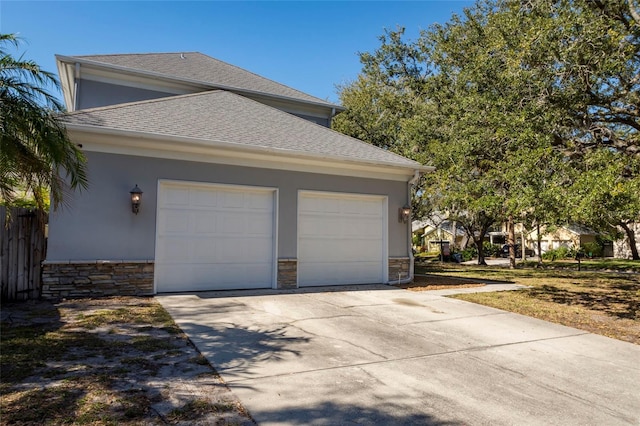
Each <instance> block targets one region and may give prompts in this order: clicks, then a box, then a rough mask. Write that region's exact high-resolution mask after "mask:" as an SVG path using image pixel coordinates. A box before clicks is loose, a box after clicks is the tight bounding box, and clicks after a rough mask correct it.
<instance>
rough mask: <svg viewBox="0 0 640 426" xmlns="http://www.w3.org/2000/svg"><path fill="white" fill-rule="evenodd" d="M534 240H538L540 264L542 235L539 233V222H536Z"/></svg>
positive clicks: (540, 263) (539, 260) (540, 261)
mask: <svg viewBox="0 0 640 426" xmlns="http://www.w3.org/2000/svg"><path fill="white" fill-rule="evenodd" d="M536 232H537V235H536V240H538V265H542V235H540V224H539V223H536Z"/></svg>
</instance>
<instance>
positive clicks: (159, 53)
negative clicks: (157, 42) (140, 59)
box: [64, 50, 204, 62]
mask: <svg viewBox="0 0 640 426" xmlns="http://www.w3.org/2000/svg"><path fill="white" fill-rule="evenodd" d="M180 53H200V54H201V55H204V53H201V52H198V51H197V50H190V51H175V52H138V53H94V54H91V55H64V56H68V57H70V58H90V57H92V56H136V55H177V54H180ZM96 62H99V61H96Z"/></svg>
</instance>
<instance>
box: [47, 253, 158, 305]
mask: <svg viewBox="0 0 640 426" xmlns="http://www.w3.org/2000/svg"><path fill="white" fill-rule="evenodd" d="M153 267H154V263H153V261H152V260H140V261H131V260H122V261H113V260H112V261H100V260H98V261H95V260H94V261H67V262H55V261H45V262H43V264H42V292H41V297H42V298H44V299H62V298H76V297H101V296H146V295H152V294H153Z"/></svg>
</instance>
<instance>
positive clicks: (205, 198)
mask: <svg viewBox="0 0 640 426" xmlns="http://www.w3.org/2000/svg"><path fill="white" fill-rule="evenodd" d="M189 195H190V200H191V202H190V204H191V205H192V206H194V207H216V206H217V205H218V193H217V192H212V191H207V190H202V189H197V188H194V189H192V190H191V191H190V194H189Z"/></svg>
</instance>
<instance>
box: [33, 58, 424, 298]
mask: <svg viewBox="0 0 640 426" xmlns="http://www.w3.org/2000/svg"><path fill="white" fill-rule="evenodd" d="M57 63H58V69H59V72H60V80H61V82H62V87H63V93H64V99H65V103H66V106H67V109H68V110H69V114H68V115H67V116H66V118H65V122H66V126H67V130H68V132H69V135H70V137H71V140H72V141H74V142H75V143H77V144H78V145H79V146H81V147H82V150H83V151H84V153H85V155H86V157H87V160H88V177H89V182H90V187H89V189H88V190H87V191H84V192H82V193H76V194H73V195H72V197H71V198H70V200H69V201H70V206H69V207H68V208H65V209H62V210H60V211H56V212H52V213H51V216H50V222H49V246H48V253H47V261H46V262H45V264H44V273H43V296H45V297H66V296H83V295H104V294H153V293H157V292H176V291H195V290H220V289H246V288H291V287H305V286H319V285H343V284H360V283H389V282H391V281H393V280H397V279H398V276H399V272H400V276H401V277H402V278H403V279H404V278H411V277H410V275H411V274H410V269H411V268H410V266H409V265H410V264H411V239H410V236H411V228H410V226H411V222H410V220H408V219H409V218H408V217H406V216H405V217H403V215H402V214H400V212H401V209H402V207H403V206H406V205H408V204H410V200H409V197H410V195H409V194H410V192H409V188H410V186H411V184H412V183H413V182H415V180H416V179H417V177H418V176H419V174H420V173H422V172H426V171H428V170H429V169H428V168H426V167H424V166H422V165H420V164H419V163H417V162H415V161H412V160H409V159H406V158H404V157H401V156H399V155H395V154H392V153H390V152H388V151H385V150H382V149H379V148H376V147H374V146H372V145H369V144H366V143H364V142H362V141H360V140H357V139H353V138H350V137H347V136H345V135H342V134H340V133H337V132H334V131H332V130H331V129H329V128H328V127H329V126H330V123H331V119H332V117H333V116H334V115H335V114H337V113H339V112H340V111H341V110H342V109H343V108H342V107H340V106H338V105H334V104H331V103H329V102H326V101H324V100H322V99H318V98H315V97H313V96H310V95H308V94H305V93H302V92H300V91H297V90H295V89H292V88H289V87H287V86H285V85H282V84H279V83H276V82H274V81H271V80H268V79H266V78H263V77H260V76H258V75H256V74H253V73H251V72H249V71H246V70H243V69H240V68H238V67H235V66H232V65H230V64H227V63H224V62H221V61H218V60H216V59H214V58H211V57H209V56H206V55H203V54H201V53H197V52H186V53H180V52H178V53H160V54H123V55H94V56H57ZM133 188H139V190H141V191H142V194H141V195H140V197H141V198H140V204H139V207H138V211H137V212H134V211H133V210H135V209H134V208H133V207H132V200H131V197H132V195H135V194H130V192H136V191H137V190H136V191H132V189H133ZM136 197H137V195H136Z"/></svg>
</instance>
